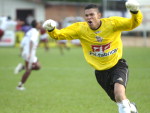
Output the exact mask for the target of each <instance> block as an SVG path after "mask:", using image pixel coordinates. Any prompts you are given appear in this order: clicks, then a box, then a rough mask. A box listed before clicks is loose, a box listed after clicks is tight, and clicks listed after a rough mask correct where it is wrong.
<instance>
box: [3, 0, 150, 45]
mask: <svg viewBox="0 0 150 113" xmlns="http://www.w3.org/2000/svg"><path fill="white" fill-rule="evenodd" d="M125 2H126V0H61V1H59V0H0V29H1V30H3V31H5V32H4V35H3V38H2V40H1V41H0V46H14V47H18V46H19V44H20V41H21V40H22V38H23V36H24V34H25V32H27V30H28V28H29V26H28V25H29V24H30V22H31V21H32V20H33V19H36V20H37V21H40V22H41V23H42V22H43V21H45V20H47V19H54V20H56V21H57V22H58V24H59V28H63V27H66V26H68V25H70V24H72V23H74V22H76V21H84V12H83V9H84V7H85V6H86V5H87V4H89V3H96V4H97V5H99V8H100V10H101V12H102V14H103V17H109V16H122V17H130V13H129V12H128V11H127V10H126V8H125V5H124V4H125ZM138 2H139V3H140V4H141V11H142V13H143V15H144V20H143V23H142V24H141V25H140V26H139V27H137V28H136V29H135V30H133V31H130V32H123V43H124V45H125V46H126V45H127V46H150V43H149V42H150V41H149V37H150V16H149V15H150V14H149V11H150V3H149V2H148V0H138ZM49 46H55V41H54V40H53V39H51V38H49Z"/></svg>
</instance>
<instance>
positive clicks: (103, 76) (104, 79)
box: [95, 59, 129, 101]
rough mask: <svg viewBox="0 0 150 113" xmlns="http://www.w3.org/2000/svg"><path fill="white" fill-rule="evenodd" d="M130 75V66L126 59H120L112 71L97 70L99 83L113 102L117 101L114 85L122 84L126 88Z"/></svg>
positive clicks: (96, 74)
mask: <svg viewBox="0 0 150 113" xmlns="http://www.w3.org/2000/svg"><path fill="white" fill-rule="evenodd" d="M128 75H129V73H128V65H127V63H126V61H125V60H124V59H120V60H119V61H118V63H117V64H116V65H115V66H114V67H112V68H111V69H108V70H104V71H98V70H95V76H96V79H97V82H98V83H99V84H100V86H101V87H102V88H103V89H104V90H105V91H106V93H107V94H108V96H109V97H110V98H111V99H112V100H113V101H115V96H114V84H115V83H120V84H122V85H123V86H124V87H125V88H126V85H127V81H128Z"/></svg>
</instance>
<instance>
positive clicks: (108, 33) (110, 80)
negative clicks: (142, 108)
mask: <svg viewBox="0 0 150 113" xmlns="http://www.w3.org/2000/svg"><path fill="white" fill-rule="evenodd" d="M125 5H126V7H127V9H128V10H129V11H130V12H131V18H123V17H109V18H101V13H100V11H99V10H98V7H97V6H96V5H93V4H91V5H88V6H86V7H85V10H84V13H85V20H86V22H77V23H74V24H72V25H70V26H68V27H66V28H63V29H60V30H58V29H57V28H55V22H54V21H53V20H51V19H50V20H47V21H45V22H44V24H43V27H44V28H45V29H46V30H47V31H48V34H49V35H50V36H51V37H52V38H54V39H56V40H72V39H79V40H80V41H81V45H82V48H83V52H84V56H85V59H86V61H87V62H88V63H89V64H90V65H91V66H92V67H94V69H95V76H96V79H97V81H98V83H99V84H100V86H101V87H102V88H103V89H104V90H105V92H106V93H107V94H108V96H109V97H110V98H111V100H113V101H114V102H116V104H117V105H118V111H119V113H138V111H137V108H136V106H135V104H134V103H131V102H130V101H129V100H128V98H127V97H126V85H127V81H128V65H127V62H126V60H125V59H123V58H122V51H123V45H122V41H121V32H122V31H130V30H133V29H134V28H136V27H137V26H139V25H140V24H141V22H142V14H141V12H140V10H139V3H138V2H137V1H134V0H132V1H127V2H126V4H125Z"/></svg>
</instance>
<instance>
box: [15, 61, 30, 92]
mask: <svg viewBox="0 0 150 113" xmlns="http://www.w3.org/2000/svg"><path fill="white" fill-rule="evenodd" d="M28 65H29V62H28V61H25V72H24V74H23V76H22V78H21V81H20V82H19V84H18V86H17V89H18V90H24V89H25V88H24V83H25V82H26V81H27V79H28V77H29V75H30V74H31V70H30V69H28Z"/></svg>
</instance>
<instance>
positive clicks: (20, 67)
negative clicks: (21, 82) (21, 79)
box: [14, 63, 25, 74]
mask: <svg viewBox="0 0 150 113" xmlns="http://www.w3.org/2000/svg"><path fill="white" fill-rule="evenodd" d="M24 69H25V66H24V65H23V64H22V63H19V64H18V65H17V66H16V68H15V70H14V74H18V73H19V72H20V71H22V70H24Z"/></svg>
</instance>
